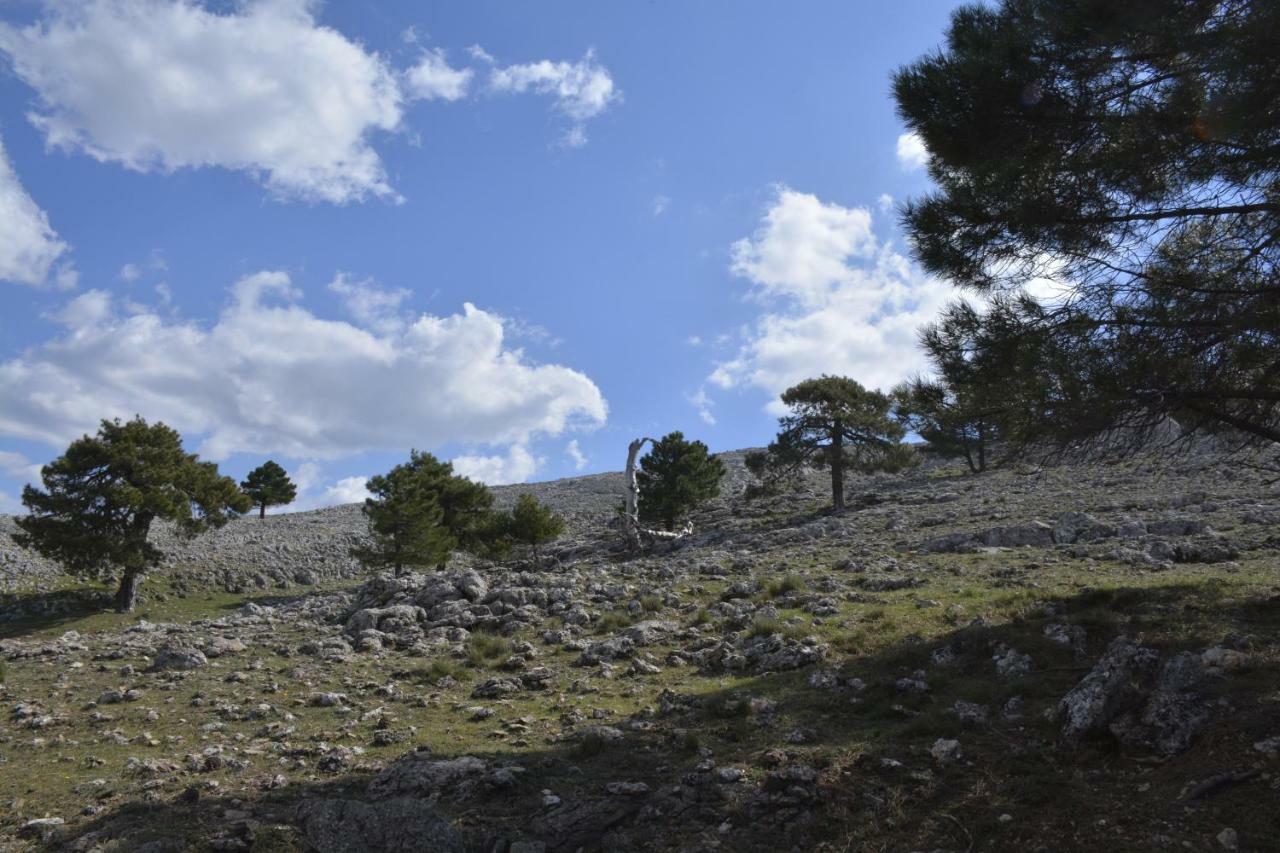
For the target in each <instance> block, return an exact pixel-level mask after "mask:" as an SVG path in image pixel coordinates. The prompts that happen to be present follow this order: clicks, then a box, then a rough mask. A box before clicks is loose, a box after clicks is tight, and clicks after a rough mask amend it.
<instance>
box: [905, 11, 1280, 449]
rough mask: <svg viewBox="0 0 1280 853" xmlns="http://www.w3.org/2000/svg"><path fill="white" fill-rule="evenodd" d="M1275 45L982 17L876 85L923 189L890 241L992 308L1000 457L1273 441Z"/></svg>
mask: <svg viewBox="0 0 1280 853" xmlns="http://www.w3.org/2000/svg"><path fill="white" fill-rule="evenodd" d="M1277 33H1280V4H1277V3H1274V2H1269V3H1263V2H1253V0H1226V2H1223V0H1191V2H1188V0H1136V2H1125V3H1114V2H1103V1H1102V0H1087V1H1086V0H1003V2H1001V3H999V4H998V5H987V4H982V5H979V4H973V5H968V6H965V7H962V8H961V9H959V10H957V11H956V12H955V13H954V15H953V17H952V22H951V26H950V30H949V33H948V36H947V42H946V45H945V47H944V48H943V49H942V50H941V51H939V52H937V53H935V54H931V55H928V56H926V57H924V58H922V59H920V60H918V61H917V62H915V63H914V64H912V65H910V66H907V67H906V68H903V69H902V70H900V71H899V72H898V73H897V74H896V75H895V78H894V93H895V96H896V99H897V102H898V108H899V111H900V113H901V115H902V117H903V119H904V120H905V122H906V123H907V125H908V126H909V127H910V128H911V129H912V130H913V131H914V132H916V133H917V134H919V136H920V137H921V139H922V140H923V142H924V144H925V146H926V148H927V149H928V152H929V157H930V164H929V171H930V175H931V177H932V178H933V180H934V182H935V183H936V185H937V190H936V191H934V192H932V193H930V194H928V195H926V196H925V197H923V198H921V199H919V200H916V201H914V202H913V203H911V204H909V205H907V206H906V208H905V209H904V213H903V222H904V225H905V227H906V228H907V230H908V231H909V234H910V236H911V239H912V243H913V247H914V250H915V252H916V254H917V256H918V258H919V259H920V261H921V262H922V263H923V264H924V266H925V267H926V268H927V269H928V270H929V271H930V272H932V273H934V274H937V275H940V276H945V277H948V278H950V279H952V280H954V281H956V282H958V283H960V284H962V285H965V286H968V287H970V288H973V289H975V290H977V291H981V292H985V293H987V294H988V295H991V294H998V293H1003V294H1006V296H1005V301H1004V302H1002V303H1001V304H999V305H998V306H997V307H996V313H997V314H998V315H999V316H998V317H996V318H995V319H993V320H992V324H991V325H992V328H991V329H989V330H988V332H987V342H988V343H989V344H990V345H991V346H992V348H993V351H997V350H1003V351H1005V352H1006V353H1007V354H1008V355H1009V356H1010V358H1011V359H1012V360H1013V365H1014V366H1013V369H1014V370H1015V371H1024V372H1022V373H1021V374H1020V382H1017V383H1014V384H1012V385H1011V386H1010V388H1009V393H1013V392H1014V391H1017V392H1019V393H1024V394H1026V396H1025V397H1024V398H1023V399H1022V400H1021V401H1020V402H1019V403H1018V405H1017V406H1016V408H1017V409H1018V410H1019V412H1018V417H1016V418H1015V419H1014V421H1015V423H1016V424H1017V426H1018V430H1017V431H1015V433H1014V434H1015V435H1017V436H1018V437H1020V438H1022V439H1025V440H1027V441H1030V440H1034V439H1038V438H1043V437H1048V438H1051V439H1054V440H1057V441H1058V442H1060V443H1065V444H1070V443H1072V442H1075V441H1078V440H1080V439H1082V438H1088V437H1091V436H1096V435H1099V434H1103V433H1108V434H1111V435H1112V437H1115V436H1116V435H1117V432H1118V433H1119V435H1121V436H1126V435H1127V436H1130V437H1132V438H1133V441H1134V445H1135V446H1136V445H1137V444H1139V443H1141V441H1142V440H1143V439H1144V438H1145V436H1147V435H1149V434H1150V433H1151V431H1152V430H1154V429H1156V428H1157V427H1159V426H1160V425H1161V424H1162V423H1163V422H1164V421H1165V419H1166V418H1167V417H1170V416H1171V417H1173V418H1174V419H1175V420H1176V421H1177V422H1178V423H1180V424H1181V425H1182V426H1183V427H1184V428H1186V429H1187V430H1190V431H1195V430H1201V429H1203V430H1210V431H1219V432H1225V433H1228V434H1232V435H1234V436H1236V437H1239V438H1241V439H1242V440H1244V441H1246V442H1247V441H1254V442H1264V443H1265V442H1274V441H1280V275H1278V274H1277V269H1278V268H1277V262H1278V261H1280V49H1277V36H1276V34H1277ZM1046 278H1049V279H1052V280H1053V281H1054V282H1055V284H1054V286H1053V287H1052V288H1051V289H1050V291H1051V292H1049V293H1048V294H1042V296H1043V297H1044V298H1043V299H1042V300H1041V303H1039V304H1037V303H1036V302H1035V301H1033V300H1028V299H1024V298H1021V297H1019V296H1018V295H1017V294H1018V291H1019V290H1020V289H1021V288H1024V287H1026V286H1028V285H1030V286H1032V287H1033V288H1036V287H1040V286H1043V285H1044V280H1045V279H1046ZM1037 280H1038V281H1037Z"/></svg>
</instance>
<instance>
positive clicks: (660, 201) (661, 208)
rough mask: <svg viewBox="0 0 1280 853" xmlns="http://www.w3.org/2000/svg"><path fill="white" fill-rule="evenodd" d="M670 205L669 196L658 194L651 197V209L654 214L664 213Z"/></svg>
mask: <svg viewBox="0 0 1280 853" xmlns="http://www.w3.org/2000/svg"><path fill="white" fill-rule="evenodd" d="M670 206H671V197H670V196H665V195H658V196H654V197H653V207H652V210H653V215H654V216H661V215H662V214H664V213H666V212H667V208H669V207H670Z"/></svg>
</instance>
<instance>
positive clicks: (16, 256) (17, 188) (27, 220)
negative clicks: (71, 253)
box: [0, 140, 76, 290]
mask: <svg viewBox="0 0 1280 853" xmlns="http://www.w3.org/2000/svg"><path fill="white" fill-rule="evenodd" d="M66 253H67V244H66V243H64V242H63V241H62V240H61V239H59V238H58V234H57V232H55V231H54V230H53V227H52V226H50V225H49V217H48V216H47V215H46V214H45V212H44V211H43V210H41V209H40V207H39V206H38V205H37V204H36V203H35V200H34V199H32V198H31V196H30V195H28V194H27V191H26V190H25V189H24V188H23V186H22V183H21V182H20V181H19V180H18V176H17V174H15V173H14V171H13V165H12V164H11V163H10V162H9V155H8V154H7V153H6V152H5V148H4V142H3V141H2V140H0V280H4V281H12V282H17V283H18V284H29V285H31V286H33V287H43V286H45V285H53V286H54V287H58V288H60V289H63V290H66V289H70V288H73V287H75V285H76V272H75V269H74V267H72V266H71V264H70V263H69V262H67V261H66V260H65V256H66Z"/></svg>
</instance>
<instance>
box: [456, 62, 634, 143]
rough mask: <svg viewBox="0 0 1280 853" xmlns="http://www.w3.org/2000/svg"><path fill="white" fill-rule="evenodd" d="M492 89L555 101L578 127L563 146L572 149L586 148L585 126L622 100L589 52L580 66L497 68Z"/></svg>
mask: <svg viewBox="0 0 1280 853" xmlns="http://www.w3.org/2000/svg"><path fill="white" fill-rule="evenodd" d="M472 55H473V56H476V58H483V59H486V60H488V61H490V62H492V61H493V58H492V57H490V56H489V55H488V54H484V53H483V51H481V52H480V53H479V54H477V53H475V52H474V51H473V54H472ZM489 89H490V90H491V91H494V92H499V93H509V94H523V93H525V92H532V93H534V94H537V95H546V96H549V97H550V98H551V99H552V103H553V105H554V108H555V109H556V110H557V111H558V112H560V113H561V114H563V115H565V116H567V117H568V118H569V119H570V120H572V121H573V122H574V124H573V125H572V126H571V127H570V128H569V129H568V130H567V131H566V132H565V135H564V137H563V138H562V139H561V144H563V145H564V146H566V147H569V148H577V147H580V146H582V145H585V144H586V142H587V134H586V130H585V128H584V122H586V121H587V120H588V119H591V118H595V117H596V116H598V115H600V113H602V112H604V111H605V110H606V109H608V108H609V106H610V105H611V104H613V103H616V102H617V101H619V100H620V99H621V98H622V92H620V91H619V90H618V88H617V87H616V86H615V85H614V83H613V77H612V76H611V75H610V74H609V70H608V69H607V68H605V67H604V66H603V65H601V64H600V63H599V62H597V61H596V56H595V51H593V50H588V51H587V53H586V55H585V56H583V57H582V59H580V60H578V61H577V62H552V61H551V60H549V59H543V60H541V61H539V62H529V63H524V64H519V65H507V66H505V67H497V66H494V67H493V68H492V69H491V70H490V72H489Z"/></svg>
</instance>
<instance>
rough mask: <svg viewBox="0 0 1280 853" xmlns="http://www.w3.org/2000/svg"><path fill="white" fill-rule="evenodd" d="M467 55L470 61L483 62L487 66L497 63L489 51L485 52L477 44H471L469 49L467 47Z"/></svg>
mask: <svg viewBox="0 0 1280 853" xmlns="http://www.w3.org/2000/svg"><path fill="white" fill-rule="evenodd" d="M467 55H468V56H470V57H471V58H472V59H474V60H476V61H477V62H484V63H486V64H488V65H493V64H494V63H495V62H497V60H496V59H494V58H493V55H492V54H490V53H489V51H487V50H485V49H484V48H483V47H481V46H480V45H478V44H473V45H471V46H470V47H468V48H467Z"/></svg>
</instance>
